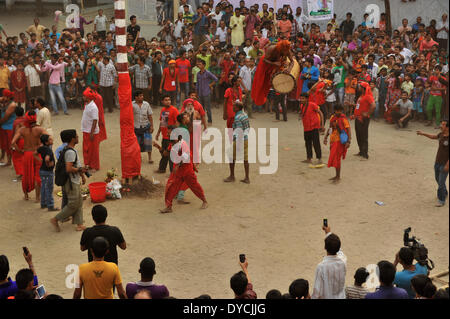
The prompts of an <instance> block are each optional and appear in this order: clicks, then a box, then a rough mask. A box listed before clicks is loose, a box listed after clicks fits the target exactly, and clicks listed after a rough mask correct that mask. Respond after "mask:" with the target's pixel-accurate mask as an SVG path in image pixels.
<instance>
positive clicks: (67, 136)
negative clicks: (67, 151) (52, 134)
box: [60, 129, 77, 143]
mask: <svg viewBox="0 0 450 319" xmlns="http://www.w3.org/2000/svg"><path fill="white" fill-rule="evenodd" d="M60 136H61V141H62V142H63V143H70V141H72V139H73V138H76V137H77V131H76V130H73V129H72V130H64V131H62V132H61V133H60Z"/></svg>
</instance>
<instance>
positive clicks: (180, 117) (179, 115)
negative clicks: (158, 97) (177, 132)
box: [177, 113, 184, 124]
mask: <svg viewBox="0 0 450 319" xmlns="http://www.w3.org/2000/svg"><path fill="white" fill-rule="evenodd" d="M183 118H184V113H179V114H178V115H177V122H178V123H180V124H183Z"/></svg>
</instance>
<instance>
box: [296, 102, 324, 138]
mask: <svg viewBox="0 0 450 319" xmlns="http://www.w3.org/2000/svg"><path fill="white" fill-rule="evenodd" d="M319 109H320V107H319V106H318V105H317V104H316V103H314V102H308V103H307V104H306V105H303V104H301V105H300V112H302V122H303V130H304V131H305V132H309V131H312V130H314V129H319V128H320V114H319V113H318V112H317V110H319Z"/></svg>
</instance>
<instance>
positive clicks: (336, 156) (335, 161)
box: [328, 141, 347, 168]
mask: <svg viewBox="0 0 450 319" xmlns="http://www.w3.org/2000/svg"><path fill="white" fill-rule="evenodd" d="M345 155H347V149H346V148H345V145H344V144H342V143H341V142H340V141H337V142H334V143H331V145H330V157H329V158H328V167H335V168H341V159H345Z"/></svg>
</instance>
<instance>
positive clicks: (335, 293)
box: [311, 219, 347, 299]
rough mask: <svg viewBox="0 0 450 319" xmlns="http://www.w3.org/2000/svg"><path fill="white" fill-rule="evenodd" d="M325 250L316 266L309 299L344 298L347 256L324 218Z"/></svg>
mask: <svg viewBox="0 0 450 319" xmlns="http://www.w3.org/2000/svg"><path fill="white" fill-rule="evenodd" d="M322 229H323V230H324V232H325V250H326V251H327V255H326V256H325V257H324V258H323V260H322V262H321V263H320V264H319V265H318V266H317V268H316V279H315V281H314V290H313V293H312V295H311V299H345V274H346V271H347V257H346V256H345V255H344V253H343V252H342V251H341V240H340V239H339V237H338V236H337V235H336V234H333V233H332V232H331V228H330V226H328V220H326V219H324V223H323V226H322Z"/></svg>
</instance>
